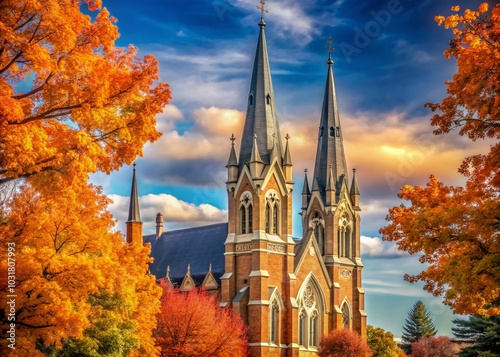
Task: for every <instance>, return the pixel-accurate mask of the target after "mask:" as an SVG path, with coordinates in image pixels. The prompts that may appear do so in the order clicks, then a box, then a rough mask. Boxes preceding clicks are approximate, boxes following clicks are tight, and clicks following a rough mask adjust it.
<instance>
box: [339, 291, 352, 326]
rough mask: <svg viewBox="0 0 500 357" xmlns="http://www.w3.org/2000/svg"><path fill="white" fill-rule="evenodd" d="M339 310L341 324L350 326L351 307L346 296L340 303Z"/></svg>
mask: <svg viewBox="0 0 500 357" xmlns="http://www.w3.org/2000/svg"><path fill="white" fill-rule="evenodd" d="M340 311H341V312H342V326H343V327H344V328H349V329H350V328H351V327H352V308H351V304H350V303H349V300H347V297H345V298H344V300H343V301H342V304H340Z"/></svg>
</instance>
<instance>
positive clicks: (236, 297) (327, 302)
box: [127, 18, 366, 356]
mask: <svg viewBox="0 0 500 357" xmlns="http://www.w3.org/2000/svg"><path fill="white" fill-rule="evenodd" d="M265 26H266V24H265V22H264V19H263V18H262V19H261V21H260V22H259V27H260V30H259V38H258V42H257V50H256V54H255V60H254V66H253V72H252V79H251V84H250V90H249V94H248V102H247V113H246V119H245V124H244V128H243V134H242V136H241V138H240V140H241V145H240V151H239V155H237V154H236V150H235V147H234V141H235V138H234V137H232V138H231V140H232V145H231V148H230V154H229V160H228V162H227V165H226V168H227V175H228V176H227V183H226V186H227V196H228V222H227V223H221V224H214V225H210V226H204V227H195V228H187V229H181V230H176V231H167V232H164V230H163V217H162V215H161V214H160V213H158V215H157V216H156V234H152V235H145V236H143V234H142V221H141V217H140V212H139V201H138V192H137V181H136V176H135V169H134V175H133V180H132V190H131V197H130V207H129V218H128V222H127V241H128V242H135V243H139V244H144V243H150V244H151V249H152V251H151V255H152V256H153V258H154V262H153V263H152V264H151V266H150V271H151V273H152V274H154V275H156V277H157V278H158V279H164V280H165V281H166V283H167V284H168V285H169V286H170V287H171V288H176V289H180V290H183V291H186V290H190V289H193V288H196V287H200V286H201V287H204V288H205V289H206V290H207V291H209V293H211V294H214V295H215V296H216V297H217V299H218V300H219V301H220V304H221V306H227V307H231V308H232V309H233V310H234V311H235V312H236V313H238V314H240V316H241V317H242V318H243V320H244V321H245V322H246V323H247V325H248V327H249V346H250V349H251V355H252V356H314V355H316V351H317V346H318V344H319V341H320V339H321V336H322V335H324V334H327V333H328V332H329V331H331V330H334V329H341V328H349V329H352V330H356V331H358V332H359V333H360V334H361V335H362V336H365V335H366V314H365V311H364V292H363V290H362V287H361V275H362V269H363V264H362V262H361V258H360V256H361V253H360V208H359V195H360V193H359V188H358V183H357V180H356V176H355V175H356V174H355V170H354V171H353V173H352V179H351V180H349V179H348V171H347V165H346V159H345V153H344V146H343V132H342V128H341V123H340V118H339V113H338V107H337V98H336V93H335V86H334V80H333V72H332V65H333V61H332V60H331V58H329V59H328V61H327V65H328V67H327V78H326V86H325V93H324V98H323V107H322V112H321V117H320V120H319V129H318V133H317V135H316V133H311V137H310V140H317V143H318V144H317V152H316V157H315V167H314V172H313V175H312V177H311V182H312V185H310V184H309V180H308V173H307V171H306V173H305V175H304V181H303V185H302V205H301V213H300V214H301V219H302V227H303V232H302V238H301V239H296V238H294V237H292V213H293V212H294V211H292V191H293V189H294V183H293V180H292V159H291V157H292V156H291V152H290V146H291V145H289V140H288V139H289V138H288V135H287V136H286V137H285V145H284V147H283V141H282V137H281V133H280V129H279V121H278V117H277V115H276V107H275V99H274V91H273V86H272V81H271V71H270V66H269V59H268V53H267V45H266V37H265Z"/></svg>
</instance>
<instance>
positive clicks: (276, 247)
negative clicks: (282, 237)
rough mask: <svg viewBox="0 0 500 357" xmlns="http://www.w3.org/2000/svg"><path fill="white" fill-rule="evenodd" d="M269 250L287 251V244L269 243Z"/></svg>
mask: <svg viewBox="0 0 500 357" xmlns="http://www.w3.org/2000/svg"><path fill="white" fill-rule="evenodd" d="M267 250H269V251H270V252H276V253H285V246H283V245H279V244H271V243H267Z"/></svg>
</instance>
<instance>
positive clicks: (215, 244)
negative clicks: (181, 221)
mask: <svg viewBox="0 0 500 357" xmlns="http://www.w3.org/2000/svg"><path fill="white" fill-rule="evenodd" d="M226 238H227V223H219V224H213V225H210V226H202V227H194V228H187V229H180V230H176V231H169V232H164V233H163V234H162V235H161V237H160V238H159V239H158V240H157V239H156V235H155V234H150V235H146V236H144V242H145V243H151V256H152V257H153V258H154V262H153V263H152V264H151V265H150V271H151V273H152V274H154V275H155V276H156V278H157V279H161V278H164V277H165V275H166V272H167V266H170V278H171V279H172V281H174V280H175V281H178V283H179V284H180V283H181V282H182V279H183V278H184V276H185V275H186V273H187V267H188V264H190V267H191V277H192V278H193V279H194V280H195V282H196V284H197V285H198V283H199V284H201V283H202V282H203V279H204V278H205V276H206V274H207V273H208V269H209V267H210V264H212V274H213V275H214V278H215V279H216V280H217V282H218V283H220V277H221V276H222V274H224V251H225V248H224V242H225V241H226Z"/></svg>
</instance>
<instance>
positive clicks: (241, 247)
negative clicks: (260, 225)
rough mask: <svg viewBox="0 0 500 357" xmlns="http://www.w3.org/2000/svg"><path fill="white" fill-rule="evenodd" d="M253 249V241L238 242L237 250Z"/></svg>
mask: <svg viewBox="0 0 500 357" xmlns="http://www.w3.org/2000/svg"><path fill="white" fill-rule="evenodd" d="M251 250H252V243H241V244H236V251H237V252H249V251H251Z"/></svg>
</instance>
